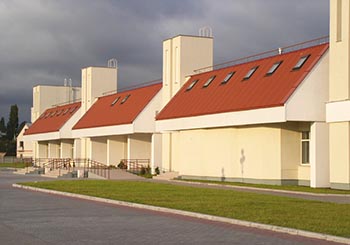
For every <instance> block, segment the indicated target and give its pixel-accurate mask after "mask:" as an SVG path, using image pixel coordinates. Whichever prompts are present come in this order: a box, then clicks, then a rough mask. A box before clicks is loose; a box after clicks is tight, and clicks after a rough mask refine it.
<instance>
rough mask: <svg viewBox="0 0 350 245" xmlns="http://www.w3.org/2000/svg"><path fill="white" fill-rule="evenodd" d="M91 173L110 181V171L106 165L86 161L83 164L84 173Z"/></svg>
mask: <svg viewBox="0 0 350 245" xmlns="http://www.w3.org/2000/svg"><path fill="white" fill-rule="evenodd" d="M86 170H87V171H91V172H92V173H94V174H96V175H99V176H101V177H104V178H106V179H110V169H109V166H107V165H106V164H103V163H101V162H98V161H95V160H91V159H86V161H85V164H84V172H85V171H86Z"/></svg>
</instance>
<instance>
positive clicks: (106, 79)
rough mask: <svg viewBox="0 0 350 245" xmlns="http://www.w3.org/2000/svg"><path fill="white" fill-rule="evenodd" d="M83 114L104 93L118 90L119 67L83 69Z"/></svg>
mask: <svg viewBox="0 0 350 245" xmlns="http://www.w3.org/2000/svg"><path fill="white" fill-rule="evenodd" d="M81 88H82V95H81V102H82V106H81V108H82V110H81V115H83V114H85V112H86V111H87V110H88V109H89V108H90V107H91V105H92V104H93V103H94V101H95V99H96V98H97V97H100V96H102V95H103V93H106V92H111V91H116V90H117V68H115V67H87V68H84V69H82V70H81Z"/></svg>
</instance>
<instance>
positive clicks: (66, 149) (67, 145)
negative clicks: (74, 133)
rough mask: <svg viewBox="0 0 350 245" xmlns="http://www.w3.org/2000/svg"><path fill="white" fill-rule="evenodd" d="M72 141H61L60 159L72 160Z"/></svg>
mask: <svg viewBox="0 0 350 245" xmlns="http://www.w3.org/2000/svg"><path fill="white" fill-rule="evenodd" d="M73 151H74V140H62V141H61V153H60V157H61V158H73V156H74V153H73Z"/></svg>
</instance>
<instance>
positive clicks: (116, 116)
mask: <svg viewBox="0 0 350 245" xmlns="http://www.w3.org/2000/svg"><path fill="white" fill-rule="evenodd" d="M161 87H162V84H161V83H158V84H153V85H150V86H146V87H142V88H137V89H133V90H128V91H124V92H120V93H116V94H112V95H108V96H103V97H100V98H98V100H97V101H96V102H95V103H94V104H93V105H92V106H91V108H90V109H89V110H88V111H87V112H86V113H85V115H84V116H83V117H82V118H81V119H80V120H79V121H78V122H77V124H76V125H75V126H74V127H73V130H74V129H84V128H95V127H103V126H116V125H122V124H130V123H132V122H133V121H134V120H135V119H136V117H137V116H138V115H139V114H140V113H141V111H142V110H143V109H144V108H145V107H146V106H147V104H148V103H149V102H150V101H151V100H152V99H153V97H154V96H155V95H156V94H157V93H158V92H159V90H160V89H161ZM118 98H119V99H118Z"/></svg>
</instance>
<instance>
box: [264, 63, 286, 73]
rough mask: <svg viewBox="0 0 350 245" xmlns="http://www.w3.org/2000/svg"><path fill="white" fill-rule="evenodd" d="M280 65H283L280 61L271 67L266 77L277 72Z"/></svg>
mask: <svg viewBox="0 0 350 245" xmlns="http://www.w3.org/2000/svg"><path fill="white" fill-rule="evenodd" d="M280 64H282V61H278V62H276V63H275V64H273V65H272V66H271V68H270V70H269V71H268V72H267V73H266V76H270V75H272V74H273V73H274V72H275V71H276V70H277V68H278V67H279V66H280Z"/></svg>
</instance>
